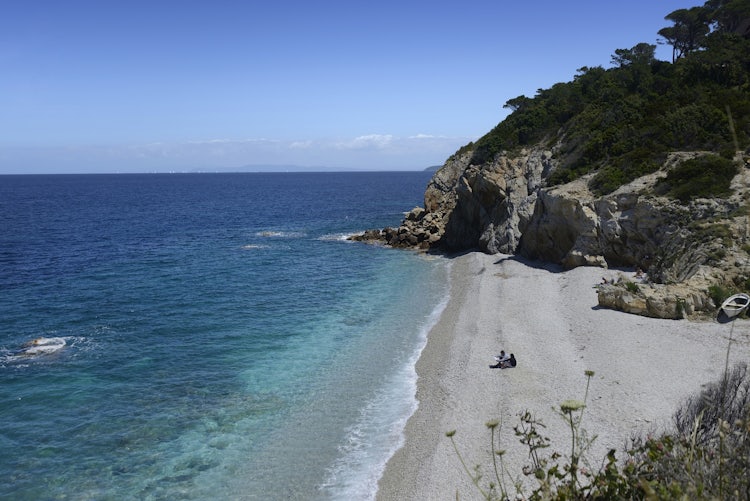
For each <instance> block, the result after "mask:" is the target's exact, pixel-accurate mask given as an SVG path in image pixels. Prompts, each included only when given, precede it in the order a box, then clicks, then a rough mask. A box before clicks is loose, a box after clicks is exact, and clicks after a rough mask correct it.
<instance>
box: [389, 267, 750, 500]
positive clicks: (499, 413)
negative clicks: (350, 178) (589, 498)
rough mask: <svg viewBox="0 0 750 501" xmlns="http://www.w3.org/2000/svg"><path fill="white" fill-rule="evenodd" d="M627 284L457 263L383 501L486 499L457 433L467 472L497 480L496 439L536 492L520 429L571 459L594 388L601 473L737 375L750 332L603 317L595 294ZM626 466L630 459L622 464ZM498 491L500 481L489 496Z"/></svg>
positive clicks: (593, 423)
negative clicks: (504, 365)
mask: <svg viewBox="0 0 750 501" xmlns="http://www.w3.org/2000/svg"><path fill="white" fill-rule="evenodd" d="M623 273H624V274H627V273H634V272H629V271H628V270H606V269H605V270H603V269H600V268H576V269H573V270H569V271H562V270H561V269H558V268H556V267H553V266H547V265H541V264H538V263H529V262H525V261H523V260H519V259H517V258H515V257H511V256H504V255H487V254H482V253H468V254H464V255H461V256H459V257H456V258H454V259H453V263H452V268H451V284H450V290H451V294H450V300H449V303H448V305H447V307H446V308H445V310H444V311H443V313H442V315H441V318H440V320H439V321H438V323H437V324H436V326H435V327H434V328H433V329H432V330H431V331H430V333H429V335H428V341H427V345H426V346H425V348H424V350H423V351H422V353H421V356H420V358H419V361H418V362H417V366H416V369H417V374H418V384H417V386H418V388H417V400H418V402H419V405H418V408H417V410H416V411H415V412H414V414H413V415H412V416H411V418H410V419H409V421H408V423H407V425H406V429H405V444H404V445H403V447H401V448H400V449H399V450H398V451H397V452H396V453H395V454H394V455H393V457H392V458H391V459H390V461H389V462H388V464H387V466H386V469H385V472H384V474H383V476H382V478H381V480H380V482H379V487H378V494H377V499H379V500H400V499H455V498H456V495H457V494H458V496H459V497H460V498H462V499H470V498H473V497H474V495H475V494H477V491H476V490H475V489H476V488H475V487H474V486H473V484H472V483H471V479H470V478H469V477H468V475H467V474H466V472H465V471H464V470H463V468H462V466H461V463H460V461H459V458H458V456H457V455H456V452H455V451H454V449H453V445H452V444H451V441H450V439H448V438H447V437H446V435H445V434H446V432H448V431H452V430H456V434H455V436H454V437H453V438H454V440H455V442H456V444H457V447H458V449H459V451H460V452H461V454H462V456H463V458H464V460H465V461H466V464H467V466H468V467H469V468H470V469H471V468H473V467H474V466H478V467H479V468H480V471H482V472H483V473H484V474H485V476H486V478H487V477H488V476H489V475H490V474H492V475H493V476H494V473H492V454H491V447H490V434H489V430H488V428H487V427H486V425H485V423H487V422H489V421H491V420H499V421H500V425H499V427H498V429H499V439H497V441H496V444H497V445H496V447H499V448H501V449H505V450H506V453H505V455H504V456H503V458H504V466H505V467H506V469H507V476H506V477H505V479H504V481H505V483H506V487H507V488H509V489H510V488H512V485H513V482H514V481H516V480H518V481H521V482H522V483H525V484H526V485H533V482H532V480H533V479H530V478H527V477H524V475H523V473H522V469H523V467H524V465H527V464H529V460H528V450H527V449H526V448H525V446H523V445H522V444H520V443H519V441H518V438H517V437H516V436H515V435H514V432H513V427H514V426H516V425H517V424H518V422H519V414H520V413H522V412H524V411H527V410H528V411H530V412H531V413H532V414H534V415H535V416H536V417H537V419H540V420H541V421H542V422H543V423H544V424H545V426H546V429H545V432H546V435H548V436H549V437H550V438H551V440H552V448H551V450H555V451H559V452H561V453H563V454H564V453H565V452H566V451H567V450H568V448H569V445H570V431H569V428H568V425H567V424H566V423H565V422H564V421H563V420H562V418H561V417H560V416H559V415H558V414H557V413H556V410H555V409H559V405H560V403H562V402H563V401H565V400H568V399H577V400H582V399H583V398H584V393H585V391H586V385H587V376H586V374H585V372H586V371H593V372H594V375H593V376H592V377H591V379H590V381H589V392H588V397H587V407H586V411H585V413H586V414H585V417H584V420H583V428H584V429H585V430H586V432H587V433H588V435H589V437H593V436H596V439H595V440H594V442H593V445H592V448H591V449H590V451H589V453H588V454H587V457H588V459H589V460H590V462H591V466H592V467H597V466H598V465H600V464H601V461H602V459H603V458H604V457H605V454H606V452H607V451H608V450H610V449H612V448H615V449H618V451H621V450H623V447H624V446H625V444H626V443H627V441H628V439H629V437H630V436H632V435H633V434H635V433H649V432H654V431H659V430H664V429H666V428H668V427H669V426H670V424H671V417H672V414H673V413H674V411H675V410H676V408H677V407H678V406H679V405H680V404H681V403H683V402H684V400H685V399H686V398H687V397H688V396H690V395H691V394H692V393H695V392H698V391H700V389H701V387H702V385H705V384H707V383H710V382H713V381H715V380H717V379H718V378H719V377H721V374H722V373H723V371H724V368H725V362H726V356H727V348H728V346H729V343H730V335H731V347H730V350H729V365H730V367H731V365H732V364H734V363H735V362H737V361H740V360H747V359H748V355H750V321H748V320H746V319H738V320H735V321H734V322H733V323H719V322H717V321H716V320H712V319H702V320H663V319H653V318H646V317H641V316H636V315H631V314H627V313H622V312H618V311H614V310H608V309H603V308H600V307H599V306H598V304H597V295H596V286H597V284H598V283H600V282H601V280H602V278H603V277H604V278H607V279H614V278H617V277H619V276H620V274H623ZM500 350H505V351H506V352H508V353H514V354H515V356H516V358H517V360H518V366H517V367H516V368H513V369H504V370H501V369H491V368H489V365H491V364H494V363H495V360H494V356H495V355H496V354H498V353H500ZM618 456H621V455H618ZM487 482H489V479H487V481H486V482H485V485H486V483H487Z"/></svg>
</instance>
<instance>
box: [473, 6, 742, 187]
mask: <svg viewBox="0 0 750 501" xmlns="http://www.w3.org/2000/svg"><path fill="white" fill-rule="evenodd" d="M665 19H666V20H667V21H670V22H672V23H673V25H672V26H668V27H665V28H664V29H662V30H660V31H659V33H658V34H659V35H660V36H661V37H662V39H663V40H664V42H665V43H667V44H669V45H671V46H672V48H673V61H672V62H665V61H659V60H657V59H656V58H655V56H654V53H655V50H656V46H655V45H650V44H647V43H640V44H638V45H636V46H635V47H633V48H631V49H617V50H615V54H614V55H613V56H612V63H613V66H612V67H611V68H609V69H604V68H602V67H598V66H597V67H593V68H588V67H583V68H581V69H579V70H578V74H577V75H576V76H575V78H574V80H573V81H572V82H567V83H558V84H555V85H553V86H552V87H551V88H549V89H539V90H538V91H537V94H536V96H535V97H533V98H528V97H526V96H519V97H516V98H513V99H510V100H509V101H508V102H507V103H506V104H505V107H506V108H509V109H511V110H512V112H511V114H510V115H509V116H508V117H507V118H506V119H505V120H504V121H503V122H501V123H500V124H498V125H497V126H496V127H495V128H494V129H493V130H492V131H490V132H489V133H488V134H486V135H485V136H483V137H482V138H480V139H479V140H478V141H477V142H476V143H472V144H469V145H467V146H465V147H464V148H462V150H460V151H459V152H463V151H472V160H471V163H472V164H477V165H478V164H482V163H485V162H488V161H491V160H492V159H493V158H494V157H495V155H497V154H498V153H500V152H502V151H512V150H514V149H517V148H519V147H523V146H527V145H532V144H537V143H539V142H540V141H545V140H548V141H550V143H551V144H555V143H557V142H558V141H559V142H560V143H559V144H560V148H559V151H558V159H559V161H560V162H559V165H560V166H559V168H558V169H557V170H556V171H555V172H553V173H552V175H551V176H550V178H549V180H548V183H550V184H561V183H565V182H569V181H572V180H574V179H576V178H578V177H580V176H582V175H584V174H588V173H592V172H595V175H594V176H593V178H592V180H591V182H590V186H591V188H592V189H593V190H594V191H595V192H597V193H599V194H605V193H610V192H612V191H613V190H615V189H616V188H617V187H619V186H621V185H622V184H624V183H627V182H629V181H631V180H633V179H635V178H637V177H639V176H641V175H644V174H647V173H650V172H653V171H655V170H656V169H657V168H658V167H659V166H660V165H661V163H662V162H663V161H664V159H665V158H666V154H667V153H668V152H671V151H691V150H692V151H698V150H705V151H712V152H715V153H717V154H719V155H721V156H723V157H725V158H731V157H732V156H733V155H734V153H735V151H736V150H738V149H746V148H748V146H750V1H748V0H708V1H707V2H706V3H705V5H704V6H702V7H693V8H690V9H679V10H676V11H674V12H672V13H670V14H669V15H667V16H666V18H665ZM730 114H731V116H730ZM732 125H733V127H732ZM711 162H713V163H711V164H710V167H711V168H715V174H716V175H718V176H722V178H723V179H726V177H727V176H729V178H730V179H731V176H733V175H734V174H732V172H734V173H736V170H734V171H733V170H732V168H731V167H729V168H727V165H726V164H722V163H721V162H718V161H713V160H712V161H711ZM727 163H729V162H727ZM699 167H700V166H694V167H692V168H693V169H696V168H699ZM679 175H690V173H689V172H687V171H686V172H684V173H682V174H677V176H679ZM672 181H675V180H672ZM727 183H728V182H726V183H722V182H717V183H708V184H701V183H698V185H696V182H693V184H692V185H691V186H689V187H684V186H683V188H682V189H681V190H680V189H677V188H674V187H670V188H668V189H667V190H666V192H667V194H669V195H672V196H674V197H676V198H681V199H684V198H685V197H687V198H690V197H691V196H706V195H720V194H722V193H720V192H721V190H723V189H724V188H723V187H724V185H725V184H727ZM672 184H674V183H672ZM714 188H718V189H719V192H715V191H713V189H714ZM693 190H695V191H693ZM693 193H699V194H700V195H697V194H696V195H693Z"/></svg>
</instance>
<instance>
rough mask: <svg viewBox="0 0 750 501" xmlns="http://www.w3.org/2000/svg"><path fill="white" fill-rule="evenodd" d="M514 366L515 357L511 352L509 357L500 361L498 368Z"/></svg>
mask: <svg viewBox="0 0 750 501" xmlns="http://www.w3.org/2000/svg"><path fill="white" fill-rule="evenodd" d="M515 366H516V357H515V355H513V354H512V353H511V354H510V358H508V360H505V361H504V362H500V368H501V369H510V368H511V367H515Z"/></svg>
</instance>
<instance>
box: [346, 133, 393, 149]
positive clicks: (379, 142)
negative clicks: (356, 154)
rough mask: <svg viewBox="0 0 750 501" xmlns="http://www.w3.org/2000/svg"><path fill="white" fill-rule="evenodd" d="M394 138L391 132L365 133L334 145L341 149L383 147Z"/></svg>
mask: <svg viewBox="0 0 750 501" xmlns="http://www.w3.org/2000/svg"><path fill="white" fill-rule="evenodd" d="M393 140H394V137H393V136H392V135H391V134H367V135H364V136H358V137H355V138H354V139H350V140H348V141H340V142H338V143H336V147H337V148H339V149H342V150H360V149H371V148H376V149H384V148H387V147H388V146H389V145H390V144H391V143H392V142H393Z"/></svg>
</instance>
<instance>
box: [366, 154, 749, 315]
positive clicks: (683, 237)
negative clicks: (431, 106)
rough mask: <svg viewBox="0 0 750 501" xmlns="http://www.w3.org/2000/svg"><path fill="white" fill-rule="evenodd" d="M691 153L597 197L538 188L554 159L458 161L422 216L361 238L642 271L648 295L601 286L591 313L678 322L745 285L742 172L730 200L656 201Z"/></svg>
mask: <svg viewBox="0 0 750 501" xmlns="http://www.w3.org/2000/svg"><path fill="white" fill-rule="evenodd" d="M700 154H702V153H692V152H691V153H675V154H673V155H671V156H670V157H669V159H668V160H667V162H666V163H665V164H664V166H663V168H662V169H661V170H660V171H659V172H656V173H654V174H650V175H648V176H644V177H642V178H639V179H637V180H635V181H633V182H632V183H630V184H628V185H625V186H623V187H621V188H620V189H618V190H617V191H615V192H613V193H611V194H608V195H605V196H596V195H594V194H593V193H592V192H591V191H590V190H589V188H588V181H589V180H588V179H587V178H585V177H583V178H580V179H577V180H576V181H573V182H571V183H568V184H564V185H560V186H552V187H547V186H545V180H546V179H547V177H548V176H549V174H550V173H551V172H553V171H554V169H555V167H556V160H555V148H552V149H548V148H545V147H542V146H539V147H536V148H529V149H524V150H522V151H520V152H518V153H517V154H514V155H509V154H501V155H498V156H497V157H496V158H495V159H494V160H493V161H492V162H490V163H486V164H482V165H473V164H471V158H472V157H471V152H470V151H469V152H463V153H459V154H456V155H454V156H453V157H451V158H450V159H449V160H448V161H447V162H446V164H445V165H444V166H443V167H442V168H441V169H440V170H439V171H437V172H436V173H435V175H434V176H433V178H432V180H431V181H430V183H429V185H428V187H427V189H426V191H425V196H424V208H415V209H413V210H412V211H410V212H409V213H408V214H407V216H406V218H405V219H404V221H403V223H402V224H401V226H400V227H399V228H386V229H385V230H382V231H377V230H376V231H375V232H370V233H368V234H365V235H363V236H360V237H358V238H359V239H364V240H370V241H372V240H376V241H381V242H385V243H386V244H388V245H392V246H396V247H409V248H419V249H440V250H443V251H449V252H452V251H461V250H467V249H478V250H481V251H484V252H487V253H491V254H494V253H504V254H520V255H522V256H525V257H527V258H531V259H535V260H542V261H548V262H553V263H559V264H562V265H563V266H564V267H567V268H574V267H577V266H601V267H632V268H635V267H640V268H642V269H643V270H646V271H647V273H648V276H649V277H650V283H649V284H648V285H647V286H639V287H637V288H634V287H630V288H626V287H624V286H622V285H612V286H606V287H600V288H599V303H600V305H602V306H605V307H609V308H616V309H620V310H623V311H629V312H631V313H637V314H641V315H647V316H656V317H662V318H681V317H682V316H686V315H692V314H694V313H696V312H701V311H708V310H712V309H714V308H715V307H716V305H714V304H713V302H712V301H711V299H710V298H709V297H708V294H707V288H708V286H710V285H712V284H727V283H730V284H731V283H732V281H733V280H734V281H735V282H737V280H738V279H742V280H748V278H750V277H748V274H750V258H748V249H750V239H749V238H748V237H749V235H748V233H749V232H750V222H749V221H748V220H749V219H750V203H749V202H748V200H749V199H750V169H748V168H743V169H741V173H740V174H739V175H738V176H736V178H735V180H734V181H733V185H732V189H733V193H734V194H733V195H732V196H731V197H729V198H727V199H701V200H696V201H693V202H690V203H688V204H682V203H680V202H678V201H675V200H671V199H668V198H665V197H662V196H658V195H656V194H655V192H654V189H653V188H654V185H655V183H656V182H657V181H658V180H659V179H660V178H661V177H663V176H665V175H666V174H665V173H666V172H667V171H668V170H669V169H670V168H672V167H673V166H674V165H676V164H678V163H679V162H682V161H684V160H686V159H688V158H693V157H695V156H696V155H700ZM743 277H744V278H743ZM636 289H637V290H636Z"/></svg>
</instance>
